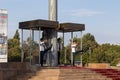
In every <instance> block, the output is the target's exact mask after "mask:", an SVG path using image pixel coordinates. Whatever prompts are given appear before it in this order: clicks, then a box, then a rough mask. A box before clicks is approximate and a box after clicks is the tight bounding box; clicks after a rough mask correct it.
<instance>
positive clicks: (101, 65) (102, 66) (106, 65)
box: [88, 63, 110, 69]
mask: <svg viewBox="0 0 120 80" xmlns="http://www.w3.org/2000/svg"><path fill="white" fill-rule="evenodd" d="M88 68H99V69H108V68H110V64H109V63H89V64H88Z"/></svg>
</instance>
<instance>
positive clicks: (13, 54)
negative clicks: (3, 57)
mask: <svg viewBox="0 0 120 80" xmlns="http://www.w3.org/2000/svg"><path fill="white" fill-rule="evenodd" d="M19 40H20V38H19V32H18V30H16V33H15V35H14V37H13V38H12V39H8V61H10V62H11V61H20V60H21V49H20V41H19Z"/></svg>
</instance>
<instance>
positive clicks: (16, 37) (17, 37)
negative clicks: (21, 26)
mask: <svg viewBox="0 0 120 80" xmlns="http://www.w3.org/2000/svg"><path fill="white" fill-rule="evenodd" d="M13 38H14V39H17V40H20V35H19V32H18V30H16V32H15V35H14V37H13Z"/></svg>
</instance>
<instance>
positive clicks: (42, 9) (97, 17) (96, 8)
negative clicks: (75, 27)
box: [0, 0, 120, 44]
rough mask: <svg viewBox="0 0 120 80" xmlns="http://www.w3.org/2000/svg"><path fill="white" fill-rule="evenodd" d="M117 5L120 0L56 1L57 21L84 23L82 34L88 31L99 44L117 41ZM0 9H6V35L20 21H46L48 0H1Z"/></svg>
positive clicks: (119, 40) (119, 25) (119, 30)
mask: <svg viewBox="0 0 120 80" xmlns="http://www.w3.org/2000/svg"><path fill="white" fill-rule="evenodd" d="M119 8H120V0H58V21H59V22H60V23H63V22H73V23H80V24H81V23H82V24H85V31H83V34H86V33H91V34H92V35H94V37H95V39H96V41H97V42H98V43H99V44H103V43H111V44H119V43H120V10H119ZM0 9H6V10H7V11H8V37H9V38H12V37H13V35H14V34H15V31H16V29H19V22H23V21H28V20H34V19H45V20H48V0H0ZM19 31H20V30H19ZM67 35H68V34H67ZM76 35H77V36H80V33H77V34H75V36H76ZM66 38H67V36H66Z"/></svg>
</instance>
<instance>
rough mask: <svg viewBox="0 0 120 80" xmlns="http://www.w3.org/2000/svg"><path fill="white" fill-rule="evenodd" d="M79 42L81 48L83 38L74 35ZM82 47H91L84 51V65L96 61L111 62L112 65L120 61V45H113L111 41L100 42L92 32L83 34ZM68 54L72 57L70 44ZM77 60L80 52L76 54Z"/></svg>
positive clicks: (67, 47)
mask: <svg viewBox="0 0 120 80" xmlns="http://www.w3.org/2000/svg"><path fill="white" fill-rule="evenodd" d="M73 40H76V41H77V43H78V49H81V48H80V42H81V38H76V37H74V39H73ZM82 46H83V47H82V48H83V49H84V48H86V47H89V50H87V51H86V52H83V54H82V56H83V59H82V60H83V61H82V62H83V65H85V64H87V63H89V62H94V63H110V65H116V64H118V63H120V46H119V45H111V44H109V43H105V44H98V43H97V42H96V40H95V38H94V36H93V35H92V34H90V33H87V34H85V35H83V38H82ZM66 49H67V55H68V56H69V59H70V55H69V54H70V53H71V52H70V44H68V45H67V46H66ZM76 60H80V54H77V55H76Z"/></svg>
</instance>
